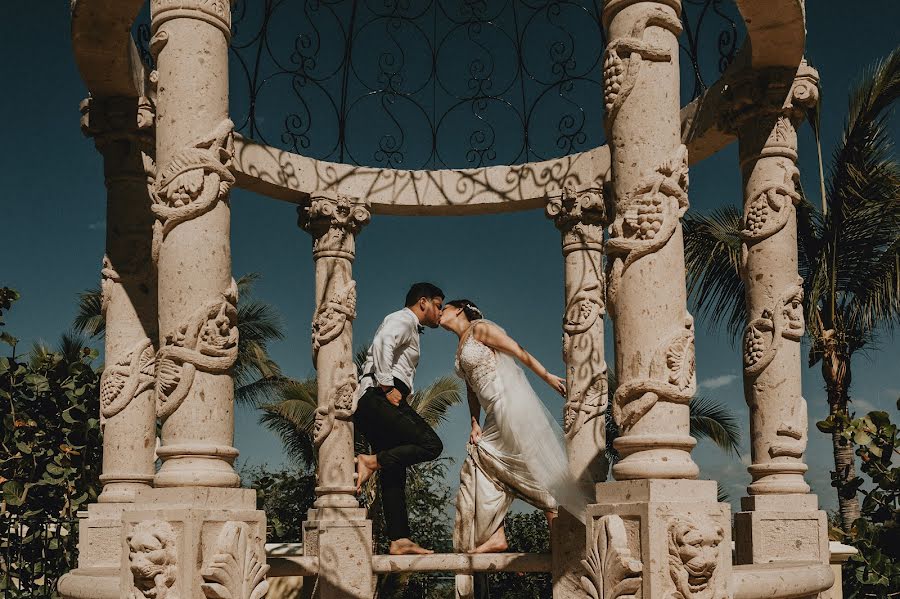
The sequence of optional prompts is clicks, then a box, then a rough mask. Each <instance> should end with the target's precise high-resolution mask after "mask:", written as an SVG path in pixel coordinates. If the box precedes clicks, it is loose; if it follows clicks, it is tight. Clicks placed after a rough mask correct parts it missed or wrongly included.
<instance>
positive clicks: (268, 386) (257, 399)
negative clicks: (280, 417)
mask: <svg viewBox="0 0 900 599" xmlns="http://www.w3.org/2000/svg"><path fill="white" fill-rule="evenodd" d="M235 382H236V381H235ZM286 382H287V379H285V378H284V377H281V376H267V377H263V378H260V379H256V380H255V381H252V382H249V383H246V384H244V385H235V387H234V401H235V403H237V404H238V405H246V406H259V405H261V404H269V403H273V402H274V401H277V400H278V398H279V397H280V395H281V388H282V387H283V386H284V385H285V384H286Z"/></svg>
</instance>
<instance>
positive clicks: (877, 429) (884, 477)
mask: <svg viewBox="0 0 900 599" xmlns="http://www.w3.org/2000/svg"><path fill="white" fill-rule="evenodd" d="M898 409H900V401H898ZM817 426H818V428H819V430H821V431H823V432H827V433H831V432H833V431H837V432H839V434H840V435H841V437H843V438H844V439H846V440H847V441H848V442H851V443H852V444H853V445H854V446H855V447H856V455H857V456H858V457H859V459H860V463H861V468H860V469H861V470H862V473H863V474H865V475H866V476H867V477H868V478H869V482H870V484H869V485H866V486H863V484H864V481H863V478H862V477H856V478H854V479H853V480H851V481H849V485H845V486H844V488H843V489H842V491H844V492H852V493H854V494H856V493H857V492H858V493H861V494H862V495H863V497H864V499H863V502H862V507H861V512H862V517H861V518H859V519H857V520H856V521H855V522H854V523H853V528H852V529H851V530H850V533H849V534H847V535H846V536H845V537H844V538H843V539H842V540H843V541H844V542H846V543H849V544H851V545H853V546H854V547H856V548H857V549H858V550H859V553H858V554H857V555H854V556H852V557H851V558H850V560H848V561H847V563H846V564H845V566H844V596H845V597H848V599H855V598H862V597H890V596H896V591H897V589H900V509H898V508H900V466H897V465H896V464H894V456H895V455H898V454H900V436H898V433H897V425H896V424H894V423H892V422H891V419H890V416H888V414H887V413H886V412H880V411H879V412H869V413H868V414H867V415H865V416H863V417H862V418H855V419H852V420H851V419H849V418H848V417H847V416H846V415H844V414H832V415H831V416H829V417H828V418H827V419H826V420H823V421H821V422H819V423H817ZM848 489H849V490H848Z"/></svg>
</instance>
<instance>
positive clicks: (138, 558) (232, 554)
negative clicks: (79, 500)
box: [119, 487, 269, 599]
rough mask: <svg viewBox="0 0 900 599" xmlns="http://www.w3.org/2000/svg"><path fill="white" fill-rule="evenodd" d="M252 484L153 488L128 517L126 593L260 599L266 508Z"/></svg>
mask: <svg viewBox="0 0 900 599" xmlns="http://www.w3.org/2000/svg"><path fill="white" fill-rule="evenodd" d="M255 508H256V492H255V491H254V490H252V489H219V488H210V487H193V488H168V489H149V490H147V491H142V492H140V493H138V496H137V498H136V502H135V505H134V506H133V507H132V508H130V509H128V510H126V511H125V512H124V513H123V514H122V534H121V537H120V538H121V540H120V547H121V551H122V558H121V562H120V570H119V583H120V587H119V592H120V596H121V597H127V598H129V599H144V598H151V597H152V598H154V599H187V598H191V599H194V598H200V597H209V598H213V597H215V598H222V597H229V598H232V599H260V598H261V597H263V596H264V595H265V593H266V590H267V589H268V582H267V581H266V579H265V576H266V572H267V571H268V569H269V567H268V566H267V565H266V552H265V534H266V516H265V513H264V512H262V511H259V510H256V509H255Z"/></svg>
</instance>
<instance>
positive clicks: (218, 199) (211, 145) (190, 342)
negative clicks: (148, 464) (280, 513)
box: [150, 0, 240, 487]
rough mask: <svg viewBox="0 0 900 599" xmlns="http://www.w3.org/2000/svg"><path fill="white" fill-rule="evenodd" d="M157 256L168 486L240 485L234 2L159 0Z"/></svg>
mask: <svg viewBox="0 0 900 599" xmlns="http://www.w3.org/2000/svg"><path fill="white" fill-rule="evenodd" d="M150 8H151V17H152V22H151V28H152V31H153V37H152V39H151V51H153V52H154V55H155V56H156V63H157V69H158V70H157V71H155V72H154V74H153V75H152V79H153V80H154V81H155V82H156V83H157V86H158V91H157V138H156V156H157V162H158V164H159V169H158V173H157V176H156V181H155V183H154V190H153V201H154V206H153V210H154V212H155V213H156V216H157V222H156V224H155V226H154V239H153V244H154V247H153V250H154V257H155V259H156V262H157V270H158V273H159V328H160V350H159V353H158V355H157V373H158V374H157V414H158V415H159V417H160V418H161V419H162V421H163V426H162V445H161V447H160V448H159V450H158V452H157V453H158V455H159V457H160V458H161V459H162V460H163V464H162V467H161V468H160V471H159V473H158V474H157V475H156V480H155V484H156V486H158V487H172V486H192V485H197V486H212V487H236V486H238V485H239V483H240V479H239V478H238V476H237V474H236V473H235V472H234V469H233V466H232V464H233V462H234V459H235V458H236V457H237V450H236V449H234V447H232V443H233V438H234V406H233V403H234V384H233V381H232V377H231V367H232V366H233V365H234V362H235V359H236V357H237V310H236V303H237V289H236V286H235V284H234V280H233V279H232V278H231V250H230V239H229V234H230V231H229V227H230V218H231V211H230V207H229V205H228V190H229V188H230V186H231V184H232V183H233V182H234V176H233V175H232V174H231V172H230V171H229V167H230V164H231V158H232V153H233V150H232V146H233V143H232V123H231V121H230V120H229V119H228V75H227V74H228V42H229V39H230V27H231V7H230V3H229V2H227V1H222V0H218V1H215V2H208V1H204V0H183V1H181V2H177V3H173V2H171V1H169V0H153V1H152V2H151V6H150Z"/></svg>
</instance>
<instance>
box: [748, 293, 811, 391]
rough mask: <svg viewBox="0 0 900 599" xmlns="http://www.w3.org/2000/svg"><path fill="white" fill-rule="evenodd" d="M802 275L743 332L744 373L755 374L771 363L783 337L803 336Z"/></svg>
mask: <svg viewBox="0 0 900 599" xmlns="http://www.w3.org/2000/svg"><path fill="white" fill-rule="evenodd" d="M804 329H805V323H804V320H803V278H802V277H799V276H798V277H797V279H796V281H795V282H794V284H792V285H790V286H788V288H787V289H785V290H784V291H783V292H782V294H781V295H780V296H779V297H777V298H775V299H774V300H773V301H772V302H771V303H770V304H769V306H768V307H766V308H764V309H763V311H762V314H761V315H760V316H759V318H755V319H753V320H751V321H750V323H749V324H748V325H747V328H746V330H745V331H744V376H745V377H754V376H757V375H759V374H760V373H761V372H762V371H763V370H765V369H766V367H768V365H769V364H771V363H772V360H773V359H775V355H776V354H777V353H778V350H779V348H780V347H781V343H782V339H788V340H789V341H797V342H799V341H800V339H801V338H802V337H803V331H804Z"/></svg>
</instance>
